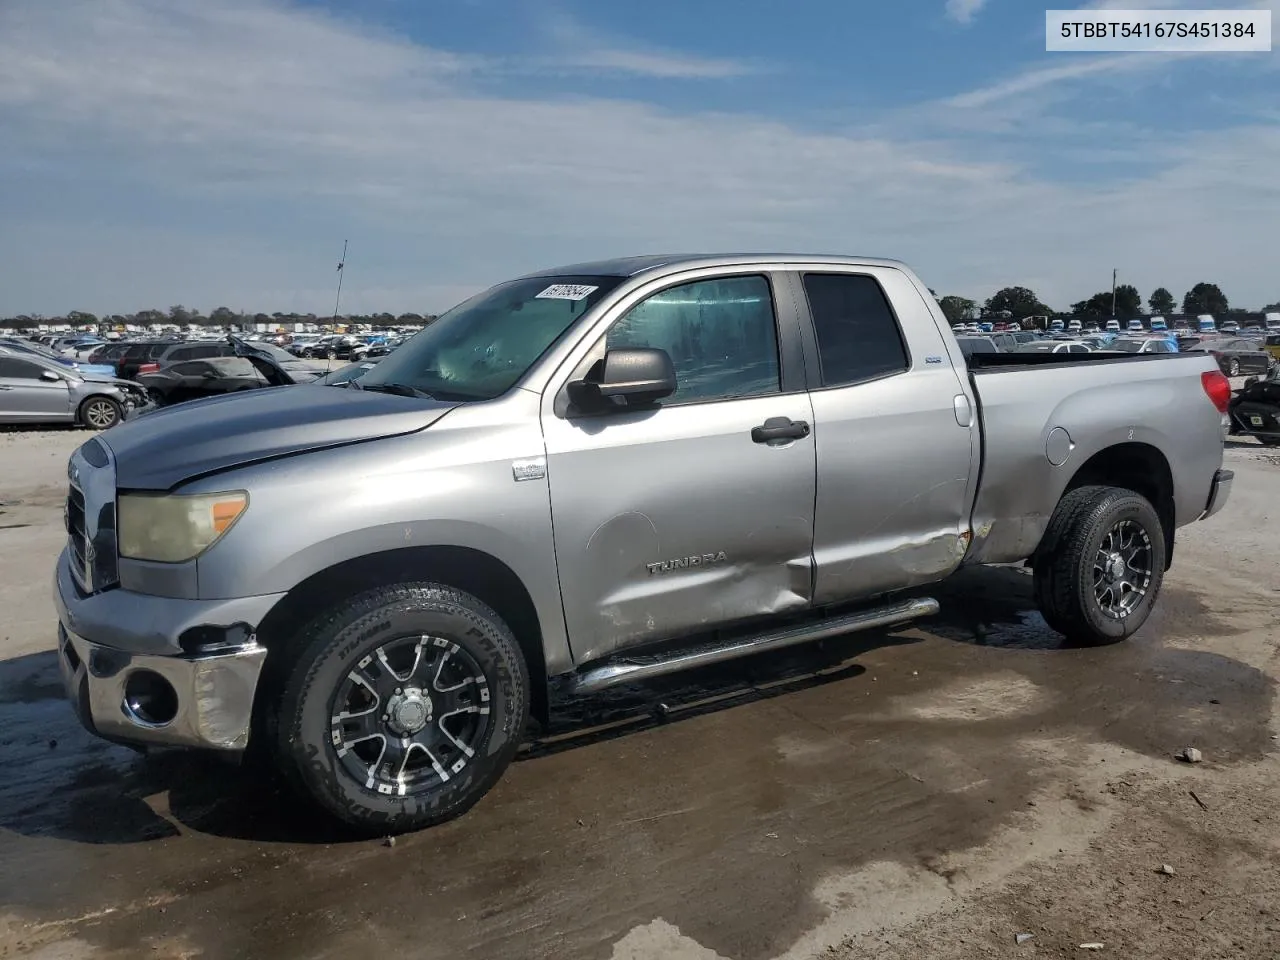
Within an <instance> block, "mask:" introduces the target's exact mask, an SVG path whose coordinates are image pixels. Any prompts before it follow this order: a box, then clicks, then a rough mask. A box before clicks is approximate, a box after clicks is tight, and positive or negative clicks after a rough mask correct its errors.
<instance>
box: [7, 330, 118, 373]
mask: <svg viewBox="0 0 1280 960" xmlns="http://www.w3.org/2000/svg"><path fill="white" fill-rule="evenodd" d="M0 347H5V348H6V349H8V350H10V351H11V352H13V353H19V354H22V355H24V356H32V357H38V358H40V359H41V360H52V361H53V362H54V363H57V364H59V365H60V366H63V367H66V368H67V369H69V370H74V371H76V372H77V373H85V374H92V375H93V376H108V377H113V376H115V373H116V371H115V368H114V367H112V366H109V365H107V364H97V363H83V362H81V361H79V360H76V359H74V358H72V357H64V356H61V355H60V354H56V353H54V352H53V351H51V350H50V349H49V348H48V347H46V346H44V345H43V344H39V343H33V342H31V341H28V340H19V339H17V338H16V337H4V338H0Z"/></svg>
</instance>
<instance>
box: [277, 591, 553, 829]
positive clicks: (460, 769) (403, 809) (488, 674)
mask: <svg viewBox="0 0 1280 960" xmlns="http://www.w3.org/2000/svg"><path fill="white" fill-rule="evenodd" d="M301 639H302V644H303V645H302V646H301V653H300V656H299V657H298V660H297V662H296V665H295V666H294V667H293V669H292V673H291V675H290V676H289V678H288V679H287V681H286V682H285V687H284V691H283V694H282V696H281V700H280V703H279V715H278V722H277V724H276V731H277V737H278V743H277V747H278V755H279V757H280V758H281V760H282V762H283V763H284V764H285V766H286V768H287V770H286V772H287V773H288V774H290V775H291V776H292V779H293V780H294V781H295V782H296V783H298V784H299V785H300V786H301V787H302V788H303V789H304V790H305V792H306V793H308V794H309V795H310V796H311V797H312V798H313V799H315V800H316V802H318V803H319V804H320V806H322V807H323V808H325V809H326V810H328V811H329V812H330V813H332V814H333V815H335V816H337V817H338V818H340V819H342V820H344V821H346V822H347V823H348V824H350V825H352V826H354V827H356V828H357V829H359V830H361V831H363V832H367V833H379V834H385V833H397V832H401V831H404V830H414V829H419V828H422V827H426V826H431V825H433V824H437V823H441V822H443V821H445V820H450V819H453V818H454V817H457V816H459V815H460V814H462V813H464V812H466V810H468V809H469V808H470V807H471V806H472V805H473V804H474V803H475V802H476V801H477V800H479V799H480V798H481V797H482V796H484V795H485V793H487V792H488V791H489V789H490V788H491V787H493V785H494V784H495V783H497V781H498V778H499V777H501V775H502V772H503V770H505V769H506V766H507V764H508V763H510V762H511V759H512V757H514V756H515V753H516V750H517V749H518V748H519V746H520V741H521V737H522V735H523V733H524V729H525V724H526V722H527V720H528V716H529V674H528V668H527V667H526V665H525V662H524V657H523V655H522V654H521V651H520V648H519V645H518V644H517V642H516V639H515V637H514V636H513V635H512V633H511V630H510V629H509V628H508V627H507V625H506V624H505V623H503V621H502V620H501V619H500V618H499V617H498V615H497V614H496V613H494V612H493V610H491V609H489V607H488V606H486V605H485V604H483V603H481V602H480V601H479V600H477V599H476V598H475V597H473V596H471V595H470V594H467V593H463V592H462V591H460V590H455V589H454V588H452V587H447V586H442V585H440V584H435V583H413V584H397V585H394V586H389V587H382V588H378V589H376V590H372V591H370V592H368V593H365V594H362V595H360V596H358V597H355V598H354V599H352V600H349V601H346V602H345V603H342V604H340V605H339V606H338V607H337V608H336V609H334V610H333V611H331V612H330V613H329V614H328V615H326V616H324V617H322V618H321V619H320V620H317V621H316V622H314V623H313V624H312V625H311V626H310V627H309V628H308V629H307V630H306V631H305V633H304V635H303V637H302V638H301Z"/></svg>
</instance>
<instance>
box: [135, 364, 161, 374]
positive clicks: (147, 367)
mask: <svg viewBox="0 0 1280 960" xmlns="http://www.w3.org/2000/svg"><path fill="white" fill-rule="evenodd" d="M159 369H160V364H158V363H144V364H142V365H140V366H139V367H138V373H155V372H156V371H157V370H159Z"/></svg>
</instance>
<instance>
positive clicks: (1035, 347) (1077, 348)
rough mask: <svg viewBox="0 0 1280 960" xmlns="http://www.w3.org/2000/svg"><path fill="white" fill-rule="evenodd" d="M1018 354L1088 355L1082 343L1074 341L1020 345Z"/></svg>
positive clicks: (1041, 341) (1037, 341)
mask: <svg viewBox="0 0 1280 960" xmlns="http://www.w3.org/2000/svg"><path fill="white" fill-rule="evenodd" d="M1016 352H1018V353H1090V352H1091V351H1090V350H1089V348H1088V347H1087V346H1085V345H1084V344H1083V343H1080V342H1079V341H1076V340H1036V341H1033V342H1032V343H1024V344H1021V345H1020V346H1019V347H1018V349H1017V351H1016Z"/></svg>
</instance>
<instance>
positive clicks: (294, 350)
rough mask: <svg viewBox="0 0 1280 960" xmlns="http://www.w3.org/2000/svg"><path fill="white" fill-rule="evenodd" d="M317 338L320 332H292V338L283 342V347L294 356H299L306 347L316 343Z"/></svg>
mask: <svg viewBox="0 0 1280 960" xmlns="http://www.w3.org/2000/svg"><path fill="white" fill-rule="evenodd" d="M319 339H320V334H318V333H298V334H294V336H293V338H292V339H290V341H289V342H288V343H287V344H285V346H284V349H285V350H287V351H289V353H291V354H293V355H294V356H295V357H300V356H302V353H303V351H304V350H306V349H307V347H309V346H311V345H312V344H314V343H316V342H317V341H318V340H319Z"/></svg>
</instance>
